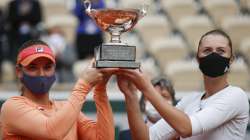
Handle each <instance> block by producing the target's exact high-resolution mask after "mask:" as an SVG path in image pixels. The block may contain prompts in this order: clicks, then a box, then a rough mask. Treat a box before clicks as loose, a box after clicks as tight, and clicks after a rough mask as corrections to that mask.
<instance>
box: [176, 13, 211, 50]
mask: <svg viewBox="0 0 250 140" xmlns="http://www.w3.org/2000/svg"><path fill="white" fill-rule="evenodd" d="M178 26H179V30H180V31H181V32H182V33H183V35H184V37H185V39H186V40H187V42H188V44H189V46H190V47H191V48H190V49H191V50H192V51H194V52H196V51H197V46H198V42H199V40H200V37H201V36H202V35H203V34H204V33H206V32H207V31H210V30H212V29H214V26H213V24H212V22H211V21H210V20H209V18H208V17H207V16H204V15H198V16H188V17H184V18H182V19H181V20H180V21H179V23H178Z"/></svg>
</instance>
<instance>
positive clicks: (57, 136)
mask: <svg viewBox="0 0 250 140" xmlns="http://www.w3.org/2000/svg"><path fill="white" fill-rule="evenodd" d="M50 133H51V132H50ZM65 136H66V134H63V133H60V132H54V133H53V134H52V135H50V136H49V139H53V140H62V139H63V138H64V137H65Z"/></svg>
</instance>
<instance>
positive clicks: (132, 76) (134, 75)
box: [117, 69, 152, 92]
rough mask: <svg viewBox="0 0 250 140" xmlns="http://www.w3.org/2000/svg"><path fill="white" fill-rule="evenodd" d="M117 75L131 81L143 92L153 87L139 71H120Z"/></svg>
mask: <svg viewBox="0 0 250 140" xmlns="http://www.w3.org/2000/svg"><path fill="white" fill-rule="evenodd" d="M117 73H118V75H121V76H123V77H125V79H127V80H129V81H131V82H132V83H133V84H134V85H135V86H136V87H137V88H138V89H139V90H140V91H142V92H144V91H145V90H147V89H148V87H150V86H152V84H151V82H150V80H149V78H148V77H147V76H146V75H145V74H144V73H143V72H141V71H140V70H138V69H136V70H134V69H120V70H119V71H118V72H117ZM123 79H124V78H123Z"/></svg>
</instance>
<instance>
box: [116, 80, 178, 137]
mask: <svg viewBox="0 0 250 140" xmlns="http://www.w3.org/2000/svg"><path fill="white" fill-rule="evenodd" d="M151 82H152V84H153V85H154V88H155V89H156V90H157V91H158V93H159V94H161V96H162V97H163V98H164V99H165V101H166V103H169V104H171V105H175V104H176V99H175V90H174V88H173V85H172V83H171V81H170V80H168V79H166V78H164V77H163V76H160V77H156V78H154V79H153V80H152V81H151ZM140 110H141V112H142V113H144V115H145V123H146V124H147V125H148V126H151V125H152V124H154V123H156V122H157V121H159V120H160V119H161V116H160V114H159V112H158V111H157V110H156V109H155V108H154V106H153V105H152V104H151V103H150V102H149V101H147V99H146V98H145V96H144V95H143V94H142V96H141V98H140ZM119 140H132V138H131V134H130V130H124V131H121V132H120V135H119Z"/></svg>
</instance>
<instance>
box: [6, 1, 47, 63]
mask: <svg viewBox="0 0 250 140" xmlns="http://www.w3.org/2000/svg"><path fill="white" fill-rule="evenodd" d="M6 22H7V25H8V26H7V28H6V29H7V33H8V43H9V49H8V50H9V53H10V54H9V55H8V56H9V59H10V60H11V61H12V62H13V63H14V64H15V58H16V57H17V52H18V49H19V47H20V46H21V45H22V44H23V43H24V42H26V41H28V40H30V39H38V38H39V33H38V26H39V24H40V23H41V22H42V7H41V4H40V2H39V1H38V0H12V1H10V2H9V4H8V8H7V21H6Z"/></svg>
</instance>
